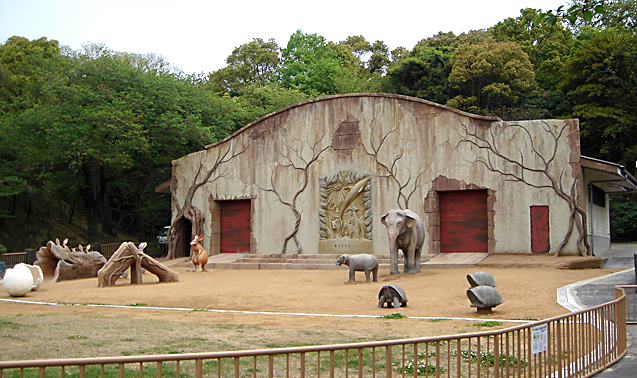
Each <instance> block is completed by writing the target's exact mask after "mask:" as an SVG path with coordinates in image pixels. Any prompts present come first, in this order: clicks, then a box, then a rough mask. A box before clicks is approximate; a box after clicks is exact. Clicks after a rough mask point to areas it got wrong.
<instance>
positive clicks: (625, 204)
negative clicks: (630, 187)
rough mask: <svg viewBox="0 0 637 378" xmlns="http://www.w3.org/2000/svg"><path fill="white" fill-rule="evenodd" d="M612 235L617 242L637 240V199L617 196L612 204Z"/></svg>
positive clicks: (612, 238)
mask: <svg viewBox="0 0 637 378" xmlns="http://www.w3.org/2000/svg"><path fill="white" fill-rule="evenodd" d="M610 236H611V240H613V241H615V242H632V241H637V201H634V200H633V199H632V198H631V197H630V196H616V197H613V201H611V204H610Z"/></svg>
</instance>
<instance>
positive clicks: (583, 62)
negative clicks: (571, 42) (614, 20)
mask: <svg viewBox="0 0 637 378" xmlns="http://www.w3.org/2000/svg"><path fill="white" fill-rule="evenodd" d="M579 40H580V44H579V46H578V48H577V51H575V53H574V54H573V57H572V59H571V60H570V62H569V64H568V66H567V72H566V75H565V78H564V83H563V90H564V91H565V92H566V93H567V95H568V97H569V99H570V100H571V102H572V103H573V104H574V107H573V110H572V115H573V116H575V117H578V118H579V119H580V127H581V138H582V153H583V154H585V155H591V156H596V157H600V158H603V159H606V160H609V161H616V162H619V163H621V164H624V165H626V166H628V167H633V166H634V161H636V160H637V129H636V128H635V125H637V112H635V109H636V108H637V78H636V77H635V72H637V35H636V34H634V33H630V32H626V31H621V30H617V29H602V30H599V29H592V28H584V29H582V31H581V33H580V36H579Z"/></svg>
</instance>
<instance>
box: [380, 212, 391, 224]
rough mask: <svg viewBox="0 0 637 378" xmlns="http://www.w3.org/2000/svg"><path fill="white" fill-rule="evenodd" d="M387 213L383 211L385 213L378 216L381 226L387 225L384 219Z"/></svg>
mask: <svg viewBox="0 0 637 378" xmlns="http://www.w3.org/2000/svg"><path fill="white" fill-rule="evenodd" d="M388 215H389V213H385V215H383V216H382V217H380V223H382V224H383V226H387V222H386V221H385V218H387V216H388Z"/></svg>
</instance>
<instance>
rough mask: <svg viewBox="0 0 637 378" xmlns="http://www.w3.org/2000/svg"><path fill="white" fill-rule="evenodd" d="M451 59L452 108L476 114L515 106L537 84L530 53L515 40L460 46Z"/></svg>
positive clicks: (450, 102) (450, 104) (449, 103)
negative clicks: (525, 51)
mask: <svg viewBox="0 0 637 378" xmlns="http://www.w3.org/2000/svg"><path fill="white" fill-rule="evenodd" d="M451 59H452V62H453V68H452V69H451V73H450V74H449V83H450V85H451V87H452V89H453V92H454V93H456V94H457V96H456V97H454V98H452V99H451V100H449V102H447V105H449V106H452V107H456V108H461V109H464V110H468V111H471V112H477V113H485V112H490V111H493V110H494V109H497V108H499V107H513V106H517V105H519V104H520V102H521V100H522V99H523V95H524V93H526V92H527V91H532V90H533V89H535V87H536V86H537V83H536V82H535V77H534V72H533V66H532V64H531V61H530V60H529V57H528V55H526V53H524V51H522V49H521V48H520V46H519V45H517V44H516V43H514V42H493V43H480V44H475V45H461V46H460V47H458V48H457V49H456V50H455V52H454V53H453V55H452V58H451Z"/></svg>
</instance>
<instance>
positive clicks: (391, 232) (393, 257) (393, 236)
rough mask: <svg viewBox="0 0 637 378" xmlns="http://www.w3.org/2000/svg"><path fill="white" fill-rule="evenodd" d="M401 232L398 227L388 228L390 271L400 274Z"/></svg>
mask: <svg viewBox="0 0 637 378" xmlns="http://www.w3.org/2000/svg"><path fill="white" fill-rule="evenodd" d="M398 235H399V232H398V230H396V229H393V228H390V227H388V228H387V237H388V238H389V273H390V274H398V273H399V271H398V244H397V243H396V241H397V240H398Z"/></svg>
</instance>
